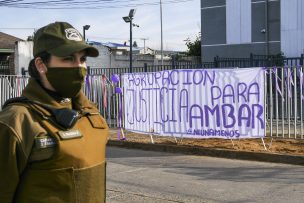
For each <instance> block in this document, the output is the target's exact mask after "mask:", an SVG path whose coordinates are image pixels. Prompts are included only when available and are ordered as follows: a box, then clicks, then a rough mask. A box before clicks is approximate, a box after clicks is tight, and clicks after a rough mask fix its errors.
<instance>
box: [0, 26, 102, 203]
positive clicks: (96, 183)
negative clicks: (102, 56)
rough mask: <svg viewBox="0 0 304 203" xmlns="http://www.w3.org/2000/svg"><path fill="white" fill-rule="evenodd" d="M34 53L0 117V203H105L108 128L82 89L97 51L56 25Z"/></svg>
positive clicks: (42, 33) (37, 41)
mask: <svg viewBox="0 0 304 203" xmlns="http://www.w3.org/2000/svg"><path fill="white" fill-rule="evenodd" d="M33 55H34V59H33V60H32V61H31V62H30V65H29V74H30V76H31V78H30V79H29V83H28V85H27V86H26V88H25V89H24V91H23V92H22V97H21V98H15V99H13V100H9V101H8V102H7V103H6V104H5V105H4V107H3V110H2V112H1V113H0V149H1V153H0V202H1V203H6V202H18V203H19V202H29V203H35V202H52V203H56V202H64V203H66V202H81V203H84V202H85V203H88V202H104V201H105V180H106V179H105V175H106V174H105V146H106V142H107V136H108V126H107V124H106V122H105V120H104V119H103V118H102V117H101V116H100V114H99V112H98V110H97V108H96V106H95V105H94V104H92V103H91V102H90V101H89V100H88V99H87V98H86V96H85V95H84V93H83V92H82V90H81V88H82V86H83V83H84V77H85V75H86V57H87V56H91V57H96V56H98V50H97V49H95V48H94V47H92V46H90V45H88V44H86V43H85V41H84V40H83V38H82V36H81V34H80V33H79V32H78V31H77V30H76V29H75V28H73V27H72V26H71V25H70V24H68V23H65V22H55V23H52V24H49V25H47V26H45V27H42V28H40V29H39V30H38V31H37V32H36V34H35V36H34V48H33Z"/></svg>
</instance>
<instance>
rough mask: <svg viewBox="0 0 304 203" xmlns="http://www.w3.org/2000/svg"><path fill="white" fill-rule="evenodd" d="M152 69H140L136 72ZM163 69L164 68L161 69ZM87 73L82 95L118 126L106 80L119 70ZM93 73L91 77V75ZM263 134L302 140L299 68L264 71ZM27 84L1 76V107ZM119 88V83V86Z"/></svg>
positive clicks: (303, 77) (303, 90) (303, 79)
mask: <svg viewBox="0 0 304 203" xmlns="http://www.w3.org/2000/svg"><path fill="white" fill-rule="evenodd" d="M145 68H146V70H147V71H150V70H151V69H150V68H149V67H148V66H147V67H143V68H141V69H135V70H145ZM164 69H165V67H164ZM117 70H118V69H113V70H109V69H103V70H101V71H100V72H94V71H95V70H94V71H92V69H91V70H90V72H89V73H90V74H89V75H88V76H87V77H86V82H85V85H84V92H85V94H86V95H87V97H88V98H89V99H90V100H91V101H93V102H94V103H96V104H97V106H98V108H99V110H100V112H101V114H102V115H103V116H104V117H105V118H106V119H107V122H108V123H109V125H110V127H115V126H117V117H118V110H119V102H120V98H119V97H120V95H119V94H115V87H116V86H115V85H114V84H113V83H112V82H111V81H110V80H109V78H110V77H111V75H112V74H113V73H116V74H122V73H123V72H125V71H127V68H126V70H124V69H121V70H122V71H121V72H118V71H117ZM92 73H94V74H92ZM265 77H266V80H265V81H266V83H265V99H266V101H265V102H266V110H265V113H266V132H267V133H266V134H267V136H270V137H277V138H292V139H304V122H303V118H304V73H303V67H302V66H295V67H273V68H265ZM27 82H28V77H25V76H11V75H2V76H0V96H1V99H0V105H1V106H2V105H3V104H4V102H5V101H6V100H7V99H9V98H11V97H17V96H20V94H21V92H22V90H23V88H24V87H25V86H26V84H27ZM118 86H119V84H118Z"/></svg>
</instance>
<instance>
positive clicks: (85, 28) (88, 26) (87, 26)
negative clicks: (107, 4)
mask: <svg viewBox="0 0 304 203" xmlns="http://www.w3.org/2000/svg"><path fill="white" fill-rule="evenodd" d="M90 27H91V26H90V25H84V26H83V40H84V41H86V38H85V31H86V30H88V29H89V28H90Z"/></svg>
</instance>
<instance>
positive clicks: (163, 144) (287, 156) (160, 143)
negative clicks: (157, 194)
mask: <svg viewBox="0 0 304 203" xmlns="http://www.w3.org/2000/svg"><path fill="white" fill-rule="evenodd" d="M126 137H127V139H126V140H118V138H117V130H113V129H112V130H110V140H109V141H108V146H116V147H124V148H135V149H141V150H150V151H163V152H171V153H181V154H193V155H202V156H212V157H221V158H229V159H241V160H252V161H262V162H273V163H285V164H294V165H304V155H303V154H293V153H291V152H293V151H295V150H293V149H287V148H286V147H285V148H286V149H285V148H284V145H283V144H284V143H283V144H282V143H280V144H281V145H283V150H284V151H286V153H277V152H272V151H269V150H267V151H266V150H264V149H263V147H260V148H261V149H260V150H256V149H255V148H256V146H255V148H254V149H248V146H247V148H244V147H243V145H245V144H244V143H246V144H248V145H249V146H252V145H253V144H256V143H255V142H257V143H259V140H256V139H255V140H249V141H248V140H246V142H245V141H244V143H243V142H239V143H238V145H240V146H237V149H236V147H235V146H232V143H231V142H230V140H223V139H218V140H216V141H212V140H209V139H207V140H206V139H202V140H194V141H193V139H191V141H192V142H197V143H200V142H201V143H204V144H205V145H208V147H207V146H199V144H198V145H197V146H193V145H194V144H193V143H191V142H189V139H188V141H187V139H185V141H183V142H180V143H175V142H174V139H173V138H171V137H154V139H155V144H152V143H151V141H150V137H149V136H147V135H138V134H134V133H128V134H127V135H126ZM170 139H171V140H170ZM210 142H214V143H215V146H211V144H210ZM274 142H275V141H274ZM280 142H282V141H280ZM283 142H285V143H287V142H288V141H285V140H284V141H283ZM208 143H209V144H208ZM219 143H220V144H219ZM292 143H293V144H294V145H290V143H289V145H288V146H287V144H286V146H287V147H289V148H292V147H294V146H298V147H300V148H304V145H303V143H304V141H303V140H298V141H295V140H292ZM201 145H203V144H201ZM227 145H228V147H227ZM229 145H230V146H229ZM259 145H261V144H259ZM273 145H274V144H273ZM245 147H246V146H245ZM229 148H231V149H229ZM274 149H275V148H274ZM248 150H252V151H248ZM274 151H275V150H274ZM288 151H290V153H288Z"/></svg>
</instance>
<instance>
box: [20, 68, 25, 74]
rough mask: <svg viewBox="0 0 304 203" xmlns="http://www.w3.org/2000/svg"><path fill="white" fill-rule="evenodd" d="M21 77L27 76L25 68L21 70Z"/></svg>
mask: <svg viewBox="0 0 304 203" xmlns="http://www.w3.org/2000/svg"><path fill="white" fill-rule="evenodd" d="M21 75H22V76H25V68H24V67H22V68H21Z"/></svg>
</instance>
